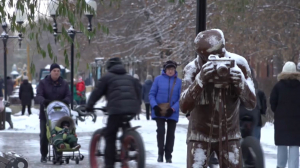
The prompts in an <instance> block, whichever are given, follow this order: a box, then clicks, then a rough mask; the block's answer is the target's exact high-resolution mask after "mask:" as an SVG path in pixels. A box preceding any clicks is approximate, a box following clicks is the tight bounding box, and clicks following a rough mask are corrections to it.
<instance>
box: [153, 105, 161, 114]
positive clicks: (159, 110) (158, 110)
mask: <svg viewBox="0 0 300 168" xmlns="http://www.w3.org/2000/svg"><path fill="white" fill-rule="evenodd" d="M153 109H154V113H155V115H156V116H157V117H160V116H161V114H160V112H161V109H160V108H159V107H158V106H154V107H153Z"/></svg>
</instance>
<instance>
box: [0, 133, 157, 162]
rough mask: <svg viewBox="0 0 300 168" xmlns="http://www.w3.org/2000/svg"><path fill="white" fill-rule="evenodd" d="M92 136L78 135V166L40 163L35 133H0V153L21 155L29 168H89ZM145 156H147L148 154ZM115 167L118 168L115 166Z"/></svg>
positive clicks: (38, 144)
mask: <svg viewBox="0 0 300 168" xmlns="http://www.w3.org/2000/svg"><path fill="white" fill-rule="evenodd" d="M92 134H93V133H92V132H87V133H86V132H85V133H78V139H79V141H78V143H80V144H81V146H82V147H81V150H80V152H81V154H83V155H84V157H85V158H84V160H83V161H80V162H79V164H78V165H77V164H76V163H75V161H71V160H70V163H69V164H65V163H64V164H63V165H57V164H56V165H54V164H52V161H48V162H47V163H41V162H40V159H41V155H40V143H39V134H36V133H7V132H0V151H1V152H4V153H5V152H16V153H17V154H20V155H23V156H24V157H25V158H26V159H27V161H28V162H29V168H52V167H60V166H62V167H63V168H89V167H90V166H89V161H88V149H89V144H90V139H91V136H92ZM146 154H148V155H149V153H148V152H147V153H146ZM116 167H119V166H117V165H116ZM155 167H156V166H154V165H149V164H147V165H146V168H155Z"/></svg>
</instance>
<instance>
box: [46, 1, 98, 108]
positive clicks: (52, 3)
mask: <svg viewBox="0 0 300 168" xmlns="http://www.w3.org/2000/svg"><path fill="white" fill-rule="evenodd" d="M86 3H87V5H89V6H90V7H91V9H92V11H96V10H97V3H96V2H95V1H94V0H86ZM58 6H59V1H58V0H50V2H49V6H48V11H49V14H50V16H51V17H52V18H53V22H54V23H53V26H52V28H53V31H54V33H53V35H54V38H55V42H56V36H57V34H58V33H61V32H58V31H57V23H56V11H57V8H58ZM85 15H86V16H87V18H88V20H89V26H88V31H92V23H91V22H92V17H93V14H92V13H90V12H88V11H86V12H85ZM67 33H68V35H69V37H70V38H71V40H72V42H71V81H72V80H73V78H74V38H75V35H76V34H77V33H82V32H80V31H76V30H75V29H74V27H73V25H71V26H70V28H69V29H68V30H67ZM89 42H90V37H89ZM73 87H74V83H73V82H71V92H72V95H71V97H72V101H71V109H73V94H74V93H73V92H74V91H73Z"/></svg>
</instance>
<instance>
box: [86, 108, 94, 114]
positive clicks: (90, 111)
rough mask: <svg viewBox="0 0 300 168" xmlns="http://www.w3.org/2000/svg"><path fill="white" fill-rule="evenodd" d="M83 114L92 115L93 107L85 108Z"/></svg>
mask: <svg viewBox="0 0 300 168" xmlns="http://www.w3.org/2000/svg"><path fill="white" fill-rule="evenodd" d="M85 112H87V113H93V112H94V107H93V106H91V107H90V106H86V107H85Z"/></svg>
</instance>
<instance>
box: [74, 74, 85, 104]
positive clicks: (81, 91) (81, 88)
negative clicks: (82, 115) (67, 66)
mask: <svg viewBox="0 0 300 168" xmlns="http://www.w3.org/2000/svg"><path fill="white" fill-rule="evenodd" d="M76 94H77V95H78V98H79V103H78V104H79V105H84V104H86V97H85V83H84V81H83V80H82V77H81V76H79V77H78V82H77V84H76Z"/></svg>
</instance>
